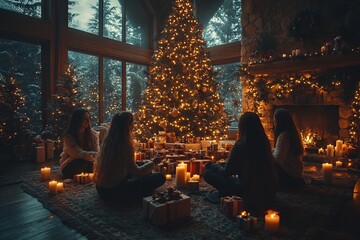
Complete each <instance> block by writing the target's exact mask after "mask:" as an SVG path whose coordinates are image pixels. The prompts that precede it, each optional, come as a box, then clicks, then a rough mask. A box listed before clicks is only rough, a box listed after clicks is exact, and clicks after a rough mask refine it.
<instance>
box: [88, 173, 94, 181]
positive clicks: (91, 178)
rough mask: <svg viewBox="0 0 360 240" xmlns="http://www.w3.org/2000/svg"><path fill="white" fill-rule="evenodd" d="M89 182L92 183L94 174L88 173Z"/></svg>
mask: <svg viewBox="0 0 360 240" xmlns="http://www.w3.org/2000/svg"><path fill="white" fill-rule="evenodd" d="M89 178H90V181H94V173H89Z"/></svg>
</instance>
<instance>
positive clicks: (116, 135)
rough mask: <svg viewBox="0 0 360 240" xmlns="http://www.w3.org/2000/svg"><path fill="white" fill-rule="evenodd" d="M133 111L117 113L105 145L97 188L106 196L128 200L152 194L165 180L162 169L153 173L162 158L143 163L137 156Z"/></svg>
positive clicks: (96, 178) (99, 160) (102, 151)
mask: <svg viewBox="0 0 360 240" xmlns="http://www.w3.org/2000/svg"><path fill="white" fill-rule="evenodd" d="M133 128H134V118H133V115H132V114H131V113H130V112H121V113H116V114H115V115H114V116H113V118H112V121H111V125H110V129H109V131H108V134H107V136H106V138H105V140H104V143H103V145H102V146H101V150H100V154H99V158H98V160H97V163H96V167H95V182H96V190H97V192H98V194H99V195H100V197H101V198H102V199H104V200H124V199H134V198H140V197H144V196H149V195H151V193H152V192H153V190H155V189H156V188H158V187H160V186H161V185H163V184H164V183H165V176H164V174H162V173H152V170H153V169H154V166H155V164H158V163H159V162H160V161H161V158H154V159H153V160H149V161H148V162H147V163H145V164H144V165H142V166H141V167H139V166H137V164H136V163H135V160H134V146H133V138H132V131H133Z"/></svg>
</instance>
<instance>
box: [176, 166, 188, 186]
mask: <svg viewBox="0 0 360 240" xmlns="http://www.w3.org/2000/svg"><path fill="white" fill-rule="evenodd" d="M186 167H187V165H186V164H184V163H179V164H178V165H177V167H176V177H175V179H176V187H179V188H182V187H185V184H186Z"/></svg>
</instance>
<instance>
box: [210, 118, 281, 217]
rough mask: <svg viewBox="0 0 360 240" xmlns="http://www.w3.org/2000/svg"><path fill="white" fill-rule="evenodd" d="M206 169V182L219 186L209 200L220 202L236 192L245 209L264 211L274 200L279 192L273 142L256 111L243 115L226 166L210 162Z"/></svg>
mask: <svg viewBox="0 0 360 240" xmlns="http://www.w3.org/2000/svg"><path fill="white" fill-rule="evenodd" d="M205 167H206V171H205V172H204V179H205V181H206V182H207V183H209V184H210V185H212V186H213V187H215V188H216V189H217V191H211V192H210V193H209V194H208V196H207V197H206V199H207V200H210V201H211V202H214V203H217V202H219V198H220V197H224V196H231V195H237V196H240V197H242V198H243V199H244V203H245V206H246V209H249V210H252V211H253V212H257V213H262V212H263V211H264V210H266V209H267V208H268V207H270V206H271V205H272V203H273V200H274V197H275V195H276V191H277V173H276V168H275V165H274V160H273V157H272V153H271V147H270V142H269V140H268V138H267V136H266V134H265V131H264V128H263V126H262V124H261V121H260V118H259V117H258V115H257V114H256V113H253V112H245V113H243V114H242V115H241V117H240V119H239V125H238V139H237V140H236V142H235V144H234V146H233V148H232V149H231V151H230V155H229V157H228V159H227V162H226V164H225V167H222V166H220V165H218V164H216V163H209V164H207V165H206V166H205Z"/></svg>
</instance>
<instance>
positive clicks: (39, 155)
mask: <svg viewBox="0 0 360 240" xmlns="http://www.w3.org/2000/svg"><path fill="white" fill-rule="evenodd" d="M35 149H36V162H37V163H43V162H45V147H36V148H35Z"/></svg>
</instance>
